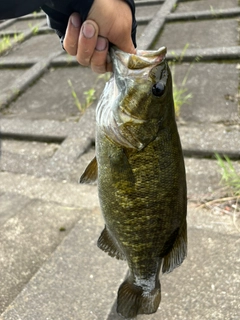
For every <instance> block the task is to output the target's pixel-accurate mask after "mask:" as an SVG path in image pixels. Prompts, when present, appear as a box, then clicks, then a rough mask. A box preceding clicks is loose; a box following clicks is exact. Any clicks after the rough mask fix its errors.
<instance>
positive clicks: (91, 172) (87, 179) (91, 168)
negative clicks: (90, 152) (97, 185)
mask: <svg viewBox="0 0 240 320" xmlns="http://www.w3.org/2000/svg"><path fill="white" fill-rule="evenodd" d="M97 176H98V165H97V159H96V157H94V158H93V159H92V161H91V162H90V163H89V165H88V166H87V168H86V169H85V171H84V172H83V174H82V175H81V178H80V181H79V183H92V182H94V181H96V180H97Z"/></svg>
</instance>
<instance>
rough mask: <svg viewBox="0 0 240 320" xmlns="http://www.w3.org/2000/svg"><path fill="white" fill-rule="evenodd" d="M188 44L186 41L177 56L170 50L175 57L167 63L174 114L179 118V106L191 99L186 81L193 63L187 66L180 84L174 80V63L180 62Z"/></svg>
mask: <svg viewBox="0 0 240 320" xmlns="http://www.w3.org/2000/svg"><path fill="white" fill-rule="evenodd" d="M188 46H189V44H188V43H187V44H186V45H185V47H184V48H183V50H182V52H181V55H180V56H177V55H175V53H174V52H172V53H173V55H175V59H174V60H173V61H172V62H170V63H169V65H170V67H171V71H172V84H173V100H174V107H175V114H176V117H177V118H179V116H180V110H181V107H182V106H183V105H184V104H187V103H189V102H190V99H192V93H189V92H188V88H187V86H186V82H187V79H188V76H189V73H190V71H191V69H192V67H193V63H191V65H190V66H189V68H188V70H187V72H186V73H185V75H184V77H183V79H182V81H181V83H180V85H179V84H176V81H175V65H176V63H178V64H179V63H182V60H183V57H184V54H185V52H186V50H187V48H188Z"/></svg>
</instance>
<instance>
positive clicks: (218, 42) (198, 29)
mask: <svg viewBox="0 0 240 320" xmlns="http://www.w3.org/2000/svg"><path fill="white" fill-rule="evenodd" d="M186 44H189V48H214V47H231V46H237V45H238V21H237V19H236V18H235V19H217V20H204V21H185V22H168V23H166V25H165V26H164V29H163V31H162V32H161V33H160V35H159V38H158V40H157V41H156V42H155V45H154V47H155V48H156V47H157V48H158V47H161V46H163V45H164V46H167V47H168V48H171V49H182V50H183V49H184V47H185V45H186Z"/></svg>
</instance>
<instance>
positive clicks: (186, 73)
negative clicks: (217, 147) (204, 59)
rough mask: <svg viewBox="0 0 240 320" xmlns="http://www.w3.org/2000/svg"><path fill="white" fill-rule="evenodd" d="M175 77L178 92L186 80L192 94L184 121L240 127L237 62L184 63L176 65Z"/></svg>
mask: <svg viewBox="0 0 240 320" xmlns="http://www.w3.org/2000/svg"><path fill="white" fill-rule="evenodd" d="M173 74H174V75H173V77H174V81H175V82H176V86H177V88H178V90H179V88H181V84H182V82H183V81H184V78H185V77H186V84H185V86H184V88H185V89H186V90H187V92H186V93H187V94H188V93H191V95H192V99H190V100H188V102H187V103H185V104H184V105H183V106H182V107H181V109H180V117H181V118H183V120H185V121H193V122H200V123H236V124H239V119H240V118H239V109H238V101H237V99H236V97H237V94H238V77H239V70H238V65H237V64H236V63H228V64H223V63H215V62H211V63H201V62H200V63H192V64H188V63H184V64H182V65H175V66H174V69H173Z"/></svg>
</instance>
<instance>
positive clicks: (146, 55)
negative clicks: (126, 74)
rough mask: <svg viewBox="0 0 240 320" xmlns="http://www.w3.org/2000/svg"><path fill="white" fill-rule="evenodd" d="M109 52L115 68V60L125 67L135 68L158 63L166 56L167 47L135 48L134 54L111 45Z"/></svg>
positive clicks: (117, 66)
mask: <svg viewBox="0 0 240 320" xmlns="http://www.w3.org/2000/svg"><path fill="white" fill-rule="evenodd" d="M110 53H111V56H112V61H113V64H115V69H118V68H119V65H117V64H116V61H119V62H120V63H121V64H122V66H123V67H125V68H126V69H130V70H137V69H144V68H147V67H151V66H156V65H158V64H160V63H161V62H162V61H163V60H164V59H165V57H166V53H167V48H166V47H161V48H159V49H158V50H150V51H147V50H137V53H136V54H129V53H126V52H123V51H121V50H119V49H117V48H116V47H112V48H111V50H110ZM120 69H122V68H120ZM121 71H123V70H121Z"/></svg>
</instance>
